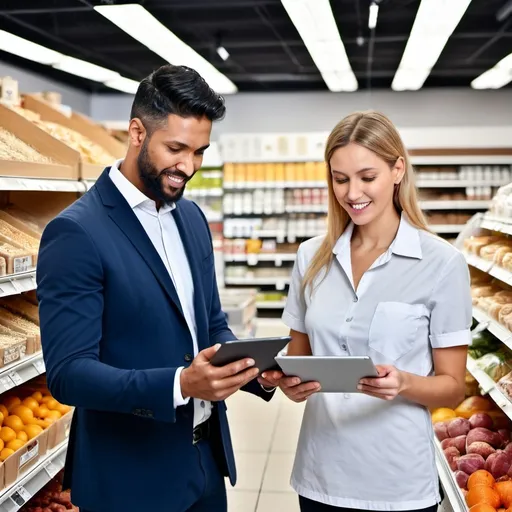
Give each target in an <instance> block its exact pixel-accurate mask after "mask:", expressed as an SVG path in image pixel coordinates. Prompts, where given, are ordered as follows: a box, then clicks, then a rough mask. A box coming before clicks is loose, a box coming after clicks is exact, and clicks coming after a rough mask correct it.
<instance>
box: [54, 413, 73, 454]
mask: <svg viewBox="0 0 512 512" xmlns="http://www.w3.org/2000/svg"><path fill="white" fill-rule="evenodd" d="M73 413H74V411H71V412H68V413H67V414H66V415H64V416H63V417H62V418H61V419H60V420H57V421H56V422H55V423H54V424H53V425H51V426H50V428H48V450H53V448H55V447H56V446H57V445H59V444H60V443H62V441H64V440H65V439H67V438H68V437H69V432H70V430H71V422H72V420H73Z"/></svg>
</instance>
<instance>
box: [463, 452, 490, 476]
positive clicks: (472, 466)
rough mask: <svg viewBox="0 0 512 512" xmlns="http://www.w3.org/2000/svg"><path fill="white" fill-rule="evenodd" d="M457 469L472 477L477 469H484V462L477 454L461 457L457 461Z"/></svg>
mask: <svg viewBox="0 0 512 512" xmlns="http://www.w3.org/2000/svg"><path fill="white" fill-rule="evenodd" d="M456 462H457V469H458V470H459V471H463V472H464V473H466V474H467V475H472V474H473V473H474V472H475V471H478V470H479V469H484V466H485V460H484V458H483V457H482V456H481V455H478V454H477V453H471V454H469V455H463V456H462V457H460V458H459V459H457V461H456Z"/></svg>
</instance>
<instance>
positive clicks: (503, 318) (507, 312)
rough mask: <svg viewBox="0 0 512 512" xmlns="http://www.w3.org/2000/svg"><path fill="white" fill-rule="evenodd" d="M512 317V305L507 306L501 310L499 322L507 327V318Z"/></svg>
mask: <svg viewBox="0 0 512 512" xmlns="http://www.w3.org/2000/svg"><path fill="white" fill-rule="evenodd" d="M511 315H512V304H506V305H505V306H503V307H502V308H501V310H500V314H499V316H498V321H499V322H500V324H503V325H506V322H507V317H510V318H512V317H511Z"/></svg>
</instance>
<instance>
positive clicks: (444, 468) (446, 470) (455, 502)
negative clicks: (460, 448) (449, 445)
mask: <svg viewBox="0 0 512 512" xmlns="http://www.w3.org/2000/svg"><path fill="white" fill-rule="evenodd" d="M434 445H435V453H436V466H437V472H438V474H439V478H440V479H441V484H442V485H443V489H444V492H445V494H446V498H447V499H448V501H449V502H450V505H451V506H452V509H453V512H466V511H467V510H468V508H467V506H466V502H465V500H464V496H463V495H462V492H461V491H460V489H459V486H458V485H457V482H456V481H455V478H454V477H453V473H452V471H451V469H450V467H449V466H448V462H447V460H446V458H445V456H444V454H443V450H442V449H441V444H440V443H439V441H438V440H437V439H436V440H435V442H434Z"/></svg>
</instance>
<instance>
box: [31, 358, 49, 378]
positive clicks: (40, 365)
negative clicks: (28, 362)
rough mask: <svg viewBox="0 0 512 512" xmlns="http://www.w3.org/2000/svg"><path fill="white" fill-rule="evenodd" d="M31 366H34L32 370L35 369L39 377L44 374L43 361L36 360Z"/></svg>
mask: <svg viewBox="0 0 512 512" xmlns="http://www.w3.org/2000/svg"><path fill="white" fill-rule="evenodd" d="M33 364H34V368H35V369H36V371H37V373H39V375H42V374H43V373H45V372H46V366H45V364H44V361H43V359H38V360H37V361H36V362H35V363H33Z"/></svg>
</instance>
